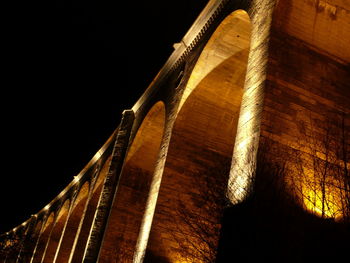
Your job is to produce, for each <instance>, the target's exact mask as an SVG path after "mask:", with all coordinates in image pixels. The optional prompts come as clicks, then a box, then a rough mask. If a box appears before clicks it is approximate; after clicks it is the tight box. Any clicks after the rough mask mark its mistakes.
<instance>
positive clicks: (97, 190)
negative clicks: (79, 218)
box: [70, 155, 112, 262]
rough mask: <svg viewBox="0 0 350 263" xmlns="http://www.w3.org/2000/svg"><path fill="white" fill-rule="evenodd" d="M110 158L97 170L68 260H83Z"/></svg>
mask: <svg viewBox="0 0 350 263" xmlns="http://www.w3.org/2000/svg"><path fill="white" fill-rule="evenodd" d="M111 159H112V155H110V156H109V157H108V158H107V160H105V162H104V164H103V166H102V169H101V171H100V172H99V175H98V177H97V180H96V182H95V184H94V188H93V190H92V193H91V198H90V199H89V201H88V204H87V208H86V213H85V216H84V219H83V222H82V227H81V231H80V233H79V237H78V239H77V243H76V246H75V249H74V253H73V255H71V257H72V259H71V260H70V262H82V260H83V257H84V252H85V248H86V245H87V240H88V237H89V233H90V229H91V226H92V222H93V219H94V215H95V211H96V208H97V204H98V200H99V198H100V195H101V192H102V187H103V182H104V181H105V179H106V176H107V174H108V170H109V165H110V162H111Z"/></svg>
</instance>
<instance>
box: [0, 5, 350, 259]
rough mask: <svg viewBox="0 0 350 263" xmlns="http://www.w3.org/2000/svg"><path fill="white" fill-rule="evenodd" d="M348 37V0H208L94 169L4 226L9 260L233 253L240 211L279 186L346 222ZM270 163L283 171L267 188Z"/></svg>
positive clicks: (321, 216) (349, 187)
mask: <svg viewBox="0 0 350 263" xmlns="http://www.w3.org/2000/svg"><path fill="white" fill-rule="evenodd" d="M349 39H350V5H349V4H348V3H346V1H342V0H279V1H276V0H240V1H237V0H210V1H209V2H208V4H207V6H206V7H205V9H204V10H203V11H202V13H201V14H200V15H199V17H198V18H197V20H196V21H195V22H194V23H193V25H192V27H191V28H190V29H189V31H188V32H187V34H186V35H185V36H184V37H183V39H182V40H181V41H180V42H179V43H175V44H174V51H173V53H172V54H171V55H170V57H169V59H168V60H167V62H166V63H165V65H164V66H163V68H161V70H160V71H159V73H158V75H157V76H156V77H155V79H154V80H153V82H152V83H151V84H150V85H149V87H148V88H147V89H146V91H145V92H144V94H143V95H142V96H141V97H140V99H139V100H138V101H137V102H136V103H135V105H134V106H133V107H132V108H131V109H127V110H125V111H124V112H123V115H122V119H121V122H120V124H119V126H118V127H117V128H116V130H115V132H114V133H113V134H112V135H111V136H110V138H109V139H108V140H107V142H106V143H105V144H104V145H103V146H102V148H101V149H100V150H99V151H98V152H97V153H96V155H95V156H94V157H93V158H92V159H91V161H90V162H89V163H88V164H87V165H86V166H85V168H84V169H83V170H82V171H81V172H80V173H79V174H78V175H77V176H75V177H74V180H73V181H72V182H71V183H70V184H69V185H68V186H67V187H66V188H65V189H64V190H63V191H62V192H61V193H60V194H59V195H58V196H57V197H56V198H55V199H54V200H52V201H51V202H50V203H48V204H47V205H46V206H45V207H44V208H43V209H42V210H40V211H39V212H37V213H36V214H34V215H32V216H31V217H30V218H29V219H28V220H27V221H25V222H23V224H21V225H19V226H17V227H16V228H14V229H12V230H11V231H9V232H8V233H5V234H3V235H1V237H0V238H1V240H0V241H1V246H2V253H1V255H0V257H1V258H0V260H2V261H1V262H6V263H9V262H30V263H39V262H40V263H44V262H55V263H58V262H67V263H68V262H69V263H72V262H86V263H95V262H135V263H136V262H174V263H175V262H214V261H210V260H214V258H216V257H217V258H218V259H220V258H221V260H222V261H220V262H226V261H224V259H223V258H224V257H227V255H228V251H229V250H232V249H233V248H235V246H236V247H237V246H238V247H239V246H242V247H243V245H244V244H243V243H244V242H238V241H235V238H234V236H235V235H240V234H241V235H242V236H246V235H247V232H244V231H238V232H235V231H237V230H235V229H234V227H233V226H232V225H234V224H243V223H244V224H248V223H247V222H246V220H245V219H246V218H243V216H242V218H243V219H242V221H240V219H239V218H240V217H239V216H237V214H235V213H236V212H232V211H235V209H241V207H242V206H244V205H247V207H250V206H249V205H250V202H251V200H253V199H254V197H255V196H259V198H260V193H264V195H263V197H261V198H267V197H266V196H269V198H270V195H269V194H265V193H272V192H273V193H276V191H277V190H276V189H278V190H280V189H281V188H283V196H288V198H286V199H288V200H289V201H290V200H293V201H291V202H292V203H293V207H296V208H295V210H296V211H298V216H300V218H302V219H300V220H299V221H298V222H299V223H300V222H302V223H300V224H306V223H304V222H306V221H307V220H315V222H316V221H317V220H320V221H317V224H319V226H320V229H321V226H322V227H323V226H324V224H322V222H327V224H328V222H330V221H332V222H337V223H334V224H338V225H336V226H334V229H336V231H338V230H339V229H340V228H339V227H340V226H339V225H342V224H346V223H344V222H348V221H347V220H348V219H349V218H350V178H349V174H350V173H348V169H349V167H350V164H349V161H348V160H349V159H350V149H349V145H350V84H349V83H350V45H349V43H348V40H349ZM326 124H327V125H326ZM330 127H331V128H330ZM315 136H317V137H315ZM325 136H330V137H327V138H331V139H329V140H328V141H327V142H332V143H328V144H320V143H317V144H316V143H314V141H318V142H323V141H325V140H324V138H325ZM340 146H341V147H340ZM339 149H342V151H339ZM315 163H317V164H318V166H317V167H315V166H314V165H315ZM266 164H269V165H271V166H269V167H270V168H269V170H270V171H271V170H272V168H271V167H283V177H281V178H279V179H278V180H276V179H273V181H272V183H269V184H268V186H266V181H268V180H272V179H271V178H272V176H270V175H266V173H261V171H260V170H259V168H260V167H261V166H264V165H266ZM325 167H327V169H326V168H325ZM329 167H333V168H332V169H333V170H332V169H331V168H329ZM320 169H321V170H322V169H323V170H322V171H323V172H320ZM335 169H336V170H337V171H341V172H340V173H338V174H337V175H335V174H334V171H335ZM300 171H301V172H300ZM325 171H326V172H327V173H329V176H328V175H327V176H328V177H327V178H326V177H325V176H324V175H325V174H326V172H325ZM328 171H329V172H328ZM279 174H280V173H279ZM321 174H322V175H323V177H320V176H321ZM264 176H265V177H264ZM261 178H263V179H261ZM321 179H322V180H323V181H322V180H321ZM268 182H271V181H268ZM319 182H322V183H321V184H319ZM282 186H283V187H282ZM261 189H263V190H261ZM259 191H260V192H259ZM282 199H283V200H285V199H284V197H283V198H282V197H281V198H279V200H282ZM222 200H225V204H224V205H223V204H222V203H223V202H222ZM269 200H270V199H269ZM289 201H288V202H289ZM278 202H279V201H278ZM283 202H285V201H283ZM228 203H229V204H230V205H229V207H230V209H231V210H228V209H227V204H228ZM278 204H279V205H280V203H278ZM244 207H245V206H244ZM249 209H250V208H249ZM249 209H248V208H247V209H245V208H244V209H243V210H239V211H240V212H239V213H238V214H239V215H240V216H241V215H242V214H244V213H246V211H248V210H249ZM268 209H271V208H268ZM268 209H267V210H268ZM298 209H299V210H300V211H299V210H298ZM227 211H231V212H227ZM242 211H243V212H242ZM249 211H250V210H249ZM254 211H255V210H254ZM269 211H270V210H269ZM293 211H294V210H293ZM232 213H233V214H234V216H233V217H232V216H231V214H232ZM247 213H248V214H249V213H250V212H247ZM284 213H285V212H284ZM281 214H283V213H281ZM223 215H225V217H224V216H223ZM259 215H261V213H259ZM254 216H256V214H254ZM278 216H280V214H278ZM252 217H253V216H252V215H251V214H249V216H247V218H252ZM257 217H258V216H257ZM193 218H195V221H194V219H193ZM223 218H224V219H223ZM227 218H229V219H227ZM232 218H234V219H232ZM298 218H299V217H298ZM304 218H307V219H304ZM309 218H312V219H309ZM235 220H236V221H235ZM322 220H324V221H322ZM228 222H232V224H230V223H228ZM249 222H250V221H249ZM259 222H260V221H259ZM307 222H309V221H307ZM310 222H311V221H310ZM312 222H314V221H312ZM318 222H321V223H318ZM339 222H341V223H339ZM332 224H333V223H332ZM244 226H245V227H247V226H248V225H244ZM330 227H333V225H332V226H330ZM338 228H339V229H338ZM198 229H205V230H206V231H205V233H206V235H207V236H206V238H203V233H204V232H200V233H198ZM222 229H224V230H225V231H223V230H222ZM315 229H316V228H315ZM332 229H333V228H332ZM201 231H203V230H201ZM259 231H260V229H259ZM264 231H265V230H264ZM248 232H249V231H248ZM341 232H342V230H339V233H341ZM259 233H260V232H259ZM263 233H265V232H263ZM276 233H277V230H276ZM278 233H279V232H278ZM310 233H311V232H310ZM327 233H328V232H327ZM332 233H334V231H333V232H332ZM337 233H338V232H337ZM344 233H345V234H343V235H344V236H345V235H346V233H347V232H344ZM284 235H285V236H286V237H284V238H285V239H286V240H287V239H289V238H296V236H294V233H293V234H291V233H284ZM305 235H307V234H305ZM310 235H311V234H310ZM327 235H328V234H327ZM339 235H340V236H336V237H333V236H332V237H333V238H340V239H342V238H343V236H342V235H341V234H339ZM276 236H277V235H276ZM274 237H275V236H274ZM326 237H327V238H330V236H329V235H328V236H326ZM243 240H245V241H247V240H246V239H244V238H243ZM283 240H284V239H283ZM270 241H271V240H270ZM270 241H269V242H270ZM225 242H226V243H225ZM247 242H248V241H247ZM256 242H260V243H259V244H260V245H261V244H262V243H263V242H262V241H261V240H259V241H256ZM271 242H274V241H271ZM305 242H306V241H305ZM238 243H239V244H238ZM301 243H302V242H301ZM344 243H345V244H346V242H344ZM227 244H229V245H227ZM184 247H186V249H185V248H184ZM317 248H318V249H322V248H321V247H317ZM244 249H246V247H244ZM244 249H243V250H241V249H238V251H237V253H240V252H239V251H243V252H244V251H245V250H244ZM332 249H333V248H332ZM338 249H339V251H340V250H341V248H338ZM280 251H282V250H280ZM283 251H284V252H281V253H286V254H283V256H285V257H288V256H287V254H288V253H289V252H288V251H289V250H288V251H287V249H285V250H283ZM286 251H287V252H286ZM300 251H302V249H301V250H300ZM303 251H304V250H303ZM334 251H338V250H336V248H334ZM344 251H346V250H344ZM243 252H241V253H243ZM264 253H265V252H264ZM266 253H267V252H266ZM300 253H301V252H300ZM303 253H307V252H305V251H304V252H303ZM268 255H269V256H271V255H270V254H268ZM185 260H187V261H185ZM272 262H273V261H272Z"/></svg>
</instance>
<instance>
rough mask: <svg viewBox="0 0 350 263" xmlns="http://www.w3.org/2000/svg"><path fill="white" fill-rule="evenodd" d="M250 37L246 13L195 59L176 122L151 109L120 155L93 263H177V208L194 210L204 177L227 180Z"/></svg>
mask: <svg viewBox="0 0 350 263" xmlns="http://www.w3.org/2000/svg"><path fill="white" fill-rule="evenodd" d="M250 33H251V24H250V19H249V16H248V14H247V13H246V12H245V11H243V10H238V11H235V12H233V13H232V14H230V15H229V16H228V17H227V18H226V19H225V20H224V21H223V22H222V23H221V24H220V25H219V27H218V28H217V29H216V31H215V32H214V34H213V35H212V36H211V38H210V40H209V41H208V43H207V44H206V46H205V48H204V49H203V51H202V52H201V55H200V57H199V59H198V61H197V62H196V65H195V67H194V69H193V71H192V73H191V77H190V78H189V80H188V82H187V85H186V88H185V89H184V93H183V94H182V97H181V101H180V102H179V107H178V108H177V109H176V118H175V120H174V121H172V120H171V119H170V117H169V116H170V115H171V109H169V108H167V107H166V105H165V104H164V102H162V101H158V102H156V103H155V104H154V105H153V107H152V108H151V109H150V110H149V112H148V114H147V115H146V117H145V118H144V120H143V122H142V124H141V125H140V128H139V129H138V131H137V133H136V135H135V137H134V139H133V141H132V143H131V145H130V147H129V150H128V154H127V156H126V160H125V164H124V167H123V172H122V174H121V177H120V182H119V185H118V190H117V194H116V196H115V200H114V204H113V207H112V210H111V214H110V216H109V222H108V226H107V230H106V232H105V236H104V239H103V242H102V246H101V250H100V254H99V262H132V261H133V260H134V262H139V261H142V260H143V262H181V260H182V257H183V256H182V255H181V253H180V252H179V249H178V242H177V239H181V238H184V236H183V235H184V233H185V232H186V229H185V228H186V225H185V224H184V223H183V222H180V221H179V220H176V218H177V217H178V214H177V209H176V207H177V206H178V205H179V204H181V205H183V206H185V207H186V208H187V209H189V210H193V209H196V208H197V207H198V204H197V203H198V202H200V199H201V198H202V196H201V195H203V194H206V193H205V192H203V189H205V184H206V183H207V180H208V177H209V176H224V177H225V180H226V182H227V181H228V176H229V171H230V166H231V160H232V154H233V148H234V144H235V137H236V132H237V125H238V119H239V115H240V114H239V113H240V108H241V101H242V96H243V89H244V83H245V76H246V70H247V61H248V54H249V48H250ZM168 131H171V132H170V133H171V136H170V139H169V141H167V138H168V136H167V134H169V132H168ZM164 145H166V146H164ZM164 148H167V150H166V158H163V161H162V157H164V155H163V153H164ZM206 190H207V189H206ZM221 194H223V195H224V194H225V191H223V192H222V193H221ZM206 216H207V218H210V214H207V215H206ZM215 220H216V219H215V218H212V221H213V222H214V221H215ZM216 223H217V224H218V223H219V222H216ZM186 238H187V239H188V238H189V237H188V236H187V237H186ZM216 238H218V237H216ZM195 241H196V242H197V241H198V240H193V242H195ZM135 250H136V251H137V252H136V254H135ZM198 262H199V261H198Z"/></svg>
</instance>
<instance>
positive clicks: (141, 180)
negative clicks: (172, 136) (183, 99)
mask: <svg viewBox="0 0 350 263" xmlns="http://www.w3.org/2000/svg"><path fill="white" fill-rule="evenodd" d="M165 116H166V112H165V106H164V103H163V102H162V101H159V102H157V103H156V104H154V105H153V107H152V108H151V109H150V110H149V112H148V113H147V115H146V117H145V118H144V119H143V121H142V123H141V126H140V127H139V128H138V129H137V133H136V135H135V137H134V139H133V141H132V143H131V145H130V147H129V149H128V153H127V155H126V158H125V162H124V166H123V170H122V173H121V176H120V179H119V183H118V189H117V193H116V196H115V198H114V203H113V206H112V210H111V213H110V216H109V221H108V224H107V229H106V231H105V235H104V239H103V242H102V247H101V251H100V257H99V262H112V261H113V262H115V261H117V262H131V257H132V253H133V250H134V249H135V246H136V241H137V237H138V232H139V228H140V225H141V220H142V216H143V213H144V210H145V206H146V201H147V196H148V194H149V189H150V182H151V179H152V175H153V172H154V169H155V166H156V162H157V159H158V154H159V149H160V145H161V141H162V138H163V132H164V125H165Z"/></svg>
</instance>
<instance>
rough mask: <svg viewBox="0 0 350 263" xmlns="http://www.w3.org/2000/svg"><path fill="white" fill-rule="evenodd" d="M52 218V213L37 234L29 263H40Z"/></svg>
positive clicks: (53, 216) (52, 222) (51, 225)
mask: <svg viewBox="0 0 350 263" xmlns="http://www.w3.org/2000/svg"><path fill="white" fill-rule="evenodd" d="M54 218H55V215H54V212H51V213H50V215H49V216H48V218H47V220H46V222H45V224H44V226H43V227H42V228H41V233H40V234H39V238H38V241H37V243H36V247H35V250H34V255H33V257H32V260H31V263H41V261H42V257H43V254H44V251H45V248H46V245H47V242H48V239H49V237H50V233H51V229H52V227H53V224H54Z"/></svg>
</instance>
